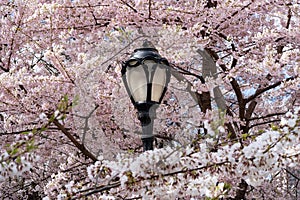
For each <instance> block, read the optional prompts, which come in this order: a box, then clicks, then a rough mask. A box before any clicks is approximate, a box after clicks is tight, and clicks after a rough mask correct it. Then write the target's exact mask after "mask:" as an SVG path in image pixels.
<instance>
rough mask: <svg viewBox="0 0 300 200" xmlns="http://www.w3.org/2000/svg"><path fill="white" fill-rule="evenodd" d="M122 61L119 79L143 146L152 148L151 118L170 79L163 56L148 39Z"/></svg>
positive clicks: (146, 148) (167, 65) (145, 148)
mask: <svg viewBox="0 0 300 200" xmlns="http://www.w3.org/2000/svg"><path fill="white" fill-rule="evenodd" d="M143 46H144V47H143V48H140V49H136V50H134V52H133V54H132V55H131V57H130V58H129V59H128V60H127V61H126V62H124V63H123V65H122V79H123V82H124V85H125V88H126V90H127V93H128V95H129V96H130V99H131V102H132V103H133V105H134V107H135V108H136V109H137V111H138V119H139V120H140V122H141V125H142V135H141V139H142V142H143V150H144V151H147V150H153V140H154V136H153V120H154V118H155V112H156V109H157V108H158V106H159V104H160V103H161V101H162V99H163V96H164V95H165V93H166V90H167V86H168V83H169V81H170V70H169V63H168V61H167V59H165V58H163V57H161V56H160V55H159V53H158V51H157V50H156V49H155V48H154V47H153V45H152V44H151V43H149V42H147V41H146V42H144V45H143Z"/></svg>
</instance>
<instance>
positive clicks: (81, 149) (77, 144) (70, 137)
mask: <svg viewBox="0 0 300 200" xmlns="http://www.w3.org/2000/svg"><path fill="white" fill-rule="evenodd" d="M53 123H54V124H55V126H57V128H58V129H59V130H61V131H62V132H63V133H64V134H65V135H66V136H67V137H68V138H69V139H70V140H71V142H72V143H73V144H74V145H75V146H76V147H77V148H78V149H79V150H80V151H81V152H82V153H83V155H85V156H87V157H88V158H90V159H92V160H93V161H94V162H96V161H97V160H98V159H97V158H96V157H95V156H94V155H93V154H92V153H91V152H89V151H88V150H87V149H86V148H85V146H84V145H83V144H80V143H79V142H78V141H77V140H76V139H75V138H74V137H73V135H72V134H71V133H70V132H69V131H68V130H67V129H66V128H65V127H64V126H63V125H62V124H61V123H59V121H58V120H57V119H54V120H53Z"/></svg>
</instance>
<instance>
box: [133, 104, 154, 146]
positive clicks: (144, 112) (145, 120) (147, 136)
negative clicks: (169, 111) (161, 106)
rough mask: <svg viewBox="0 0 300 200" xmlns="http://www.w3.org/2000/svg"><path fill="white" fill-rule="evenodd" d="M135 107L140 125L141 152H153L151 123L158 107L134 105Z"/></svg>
mask: <svg viewBox="0 0 300 200" xmlns="http://www.w3.org/2000/svg"><path fill="white" fill-rule="evenodd" d="M136 107H137V109H138V118H139V120H140V122H141V125H142V135H141V140H142V142H143V151H148V150H153V142H154V136H153V122H154V118H155V112H156V108H157V107H158V105H157V104H152V103H143V104H138V105H136Z"/></svg>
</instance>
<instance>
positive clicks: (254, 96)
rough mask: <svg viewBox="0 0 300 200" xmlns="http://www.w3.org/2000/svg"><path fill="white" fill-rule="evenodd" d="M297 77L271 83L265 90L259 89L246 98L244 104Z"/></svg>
mask: <svg viewBox="0 0 300 200" xmlns="http://www.w3.org/2000/svg"><path fill="white" fill-rule="evenodd" d="M297 77H298V76H295V77H289V78H287V79H285V80H282V81H278V82H276V83H273V84H271V85H269V86H267V87H265V88H261V89H257V90H256V92H255V94H253V95H251V96H250V97H248V98H247V99H245V102H246V103H248V102H250V101H252V100H253V99H255V98H256V97H258V96H259V95H261V94H263V93H264V92H267V91H268V90H271V89H274V88H276V87H277V86H279V85H281V84H282V83H284V82H286V81H291V80H294V79H295V78H297Z"/></svg>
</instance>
